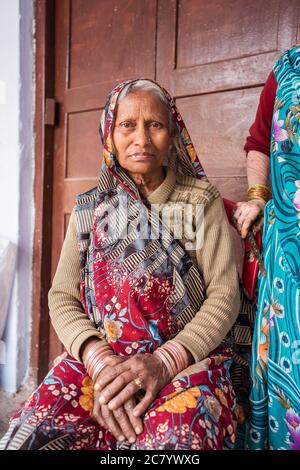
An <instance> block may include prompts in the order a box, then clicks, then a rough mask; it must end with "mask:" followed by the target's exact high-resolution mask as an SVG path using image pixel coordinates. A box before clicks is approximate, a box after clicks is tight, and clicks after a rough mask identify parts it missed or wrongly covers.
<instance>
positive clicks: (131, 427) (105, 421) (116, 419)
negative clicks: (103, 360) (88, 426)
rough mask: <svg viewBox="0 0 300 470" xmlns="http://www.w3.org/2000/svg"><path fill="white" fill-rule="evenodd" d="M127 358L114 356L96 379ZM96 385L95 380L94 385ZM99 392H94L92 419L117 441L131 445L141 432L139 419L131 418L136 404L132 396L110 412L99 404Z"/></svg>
mask: <svg viewBox="0 0 300 470" xmlns="http://www.w3.org/2000/svg"><path fill="white" fill-rule="evenodd" d="M126 359H128V358H125V357H120V356H116V357H113V358H111V359H110V364H109V365H107V366H106V367H105V368H104V369H103V370H102V371H101V373H100V374H99V376H98V378H100V377H103V376H105V375H106V374H107V373H108V372H109V371H110V370H111V369H113V368H114V366H116V365H117V364H119V363H120V362H123V361H124V360H126ZM96 384H97V380H96V382H95V384H94V385H96ZM99 395H100V392H98V391H96V390H94V408H93V411H92V417H93V418H94V419H95V420H96V421H97V422H98V423H99V425H100V426H102V427H103V428H104V429H107V430H108V431H109V432H110V433H111V434H112V435H113V436H114V437H115V438H116V439H117V440H119V441H124V440H125V439H127V440H128V441H129V442H131V443H133V442H135V440H136V436H137V435H138V434H140V433H141V432H142V430H143V423H142V420H141V418H139V417H136V416H133V414H132V411H133V409H134V408H135V406H136V404H137V400H136V398H135V397H134V396H132V397H131V398H129V399H128V400H127V401H126V402H125V403H124V404H123V405H122V406H120V407H119V408H117V409H116V410H113V411H112V410H110V409H109V408H108V406H107V404H105V405H100V403H99Z"/></svg>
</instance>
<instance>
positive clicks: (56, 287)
mask: <svg viewBox="0 0 300 470" xmlns="http://www.w3.org/2000/svg"><path fill="white" fill-rule="evenodd" d="M79 274H80V263H79V250H78V245H77V234H76V225H75V213H74V210H73V211H72V213H71V217H70V221H69V226H68V230H67V233H66V237H65V241H64V244H63V247H62V251H61V255H60V259H59V263H58V266H57V270H56V273H55V276H54V279H53V282H52V287H51V289H50V291H49V294H48V302H49V311H50V317H51V322H52V325H53V327H54V329H55V331H56V333H57V336H58V337H59V339H60V341H61V342H62V343H63V345H64V346H65V348H66V350H67V351H68V352H69V354H71V356H73V357H74V358H75V359H77V360H78V361H80V362H82V354H83V353H84V349H85V346H86V345H88V344H89V345H90V344H91V343H93V342H95V341H99V340H101V339H102V335H101V334H100V332H99V331H98V330H97V329H96V328H95V327H94V325H93V324H92V322H91V321H90V319H89V318H88V316H87V314H86V313H85V311H84V308H83V305H82V303H81V301H80V289H79Z"/></svg>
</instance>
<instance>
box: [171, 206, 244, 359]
mask: <svg viewBox="0 0 300 470" xmlns="http://www.w3.org/2000/svg"><path fill="white" fill-rule="evenodd" d="M196 259H197V264H198V268H199V270H200V272H201V273H202V274H203V278H204V284H205V289H206V299H205V301H204V303H203V304H202V306H201V308H200V310H199V311H198V312H197V314H196V315H195V317H194V318H193V320H192V321H191V322H189V323H188V324H187V325H186V326H185V327H184V329H183V330H182V331H181V332H180V333H178V334H177V335H176V337H175V338H174V339H176V341H178V342H179V343H181V344H182V345H183V346H184V347H185V348H186V349H188V350H189V351H190V353H191V354H192V355H193V357H194V359H195V362H197V361H200V360H202V359H203V358H205V357H206V356H207V355H208V354H209V353H210V352H211V351H212V350H214V349H215V348H216V347H218V346H219V344H220V343H221V341H222V339H223V338H225V336H226V334H227V333H228V331H229V330H230V328H231V327H232V325H233V323H234V321H235V320H236V318H237V316H238V313H239V307H240V295H239V281H238V272H237V268H236V264H235V261H234V259H235V256H234V248H233V241H232V236H231V233H230V227H229V223H228V220H227V216H226V213H225V209H224V205H223V201H222V199H221V197H218V198H217V199H215V200H214V201H212V202H210V203H209V204H208V205H207V206H206V207H205V212H204V243H203V246H202V248H201V249H199V250H198V251H197V253H196Z"/></svg>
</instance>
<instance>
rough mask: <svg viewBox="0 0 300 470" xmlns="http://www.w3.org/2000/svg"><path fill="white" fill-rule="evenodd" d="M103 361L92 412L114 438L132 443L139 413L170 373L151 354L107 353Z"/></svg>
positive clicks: (138, 427)
mask: <svg viewBox="0 0 300 470" xmlns="http://www.w3.org/2000/svg"><path fill="white" fill-rule="evenodd" d="M104 362H105V363H106V367H105V368H104V369H103V370H102V371H101V372H100V374H99V375H98V377H97V379H96V382H95V385H94V408H93V412H92V416H93V418H94V419H95V420H96V421H97V422H98V423H99V424H100V426H102V427H103V428H105V429H107V430H108V431H110V432H111V434H113V435H114V437H115V438H116V439H117V440H119V441H124V440H125V439H127V440H128V441H129V442H130V443H133V442H135V440H136V436H137V435H138V434H141V433H142V431H143V423H142V419H141V415H142V414H143V413H144V412H145V411H146V410H147V408H148V407H149V406H150V404H151V403H152V401H153V400H154V399H155V398H156V396H157V394H158V393H159V391H160V390H161V389H162V388H163V387H164V386H165V385H166V384H168V383H169V382H170V381H171V377H170V375H169V373H168V371H167V368H166V367H165V365H164V364H163V362H162V361H161V360H160V359H159V358H158V357H157V356H155V355H153V354H148V353H147V354H136V355H135V356H130V357H122V356H109V357H106V358H105V359H104ZM141 391H143V395H141Z"/></svg>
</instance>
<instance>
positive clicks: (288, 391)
mask: <svg viewBox="0 0 300 470" xmlns="http://www.w3.org/2000/svg"><path fill="white" fill-rule="evenodd" d="M274 74H275V77H276V79H277V83H278V87H277V94H276V100H275V105H274V112H273V123H272V136H271V182H272V196H273V198H272V200H270V201H269V202H268V203H267V205H266V207H265V220H264V234H263V256H264V263H265V266H266V270H267V276H266V277H263V276H262V275H261V274H260V275H259V278H258V292H259V295H258V311H257V317H256V323H255V329H254V340H253V349H252V364H251V375H252V381H253V383H252V389H251V395H250V401H251V406H252V414H251V416H250V419H249V421H248V429H247V437H246V448H248V449H266V448H269V449H282V450H290V449H293V450H296V449H297V450H299V449H300V304H299V302H300V298H299V293H300V46H295V47H293V48H292V49H290V50H288V51H286V52H285V53H284V54H283V55H282V56H281V58H280V59H279V60H278V61H277V62H276V63H275V65H274Z"/></svg>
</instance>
